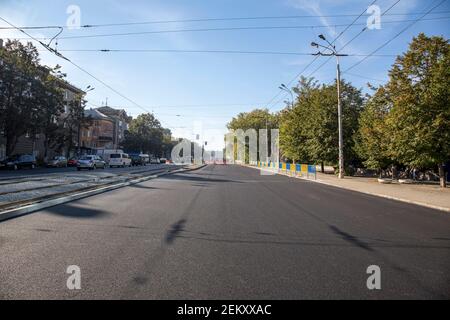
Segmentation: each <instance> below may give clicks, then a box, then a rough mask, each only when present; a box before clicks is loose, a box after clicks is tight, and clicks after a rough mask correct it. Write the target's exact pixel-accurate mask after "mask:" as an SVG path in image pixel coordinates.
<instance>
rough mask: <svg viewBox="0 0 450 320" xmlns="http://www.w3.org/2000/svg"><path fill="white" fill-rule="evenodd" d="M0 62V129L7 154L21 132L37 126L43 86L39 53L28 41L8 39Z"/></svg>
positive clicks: (29, 130)
mask: <svg viewBox="0 0 450 320" xmlns="http://www.w3.org/2000/svg"><path fill="white" fill-rule="evenodd" d="M0 64H1V68H0V129H1V131H3V134H4V136H5V138H6V154H8V155H10V154H11V153H12V152H13V150H14V147H15V145H16V143H17V139H18V138H19V137H20V136H22V135H24V134H26V133H34V132H35V131H36V130H37V128H36V126H37V125H38V123H39V122H38V121H37V119H38V117H39V103H38V101H37V96H38V95H39V92H42V89H43V88H42V84H41V83H40V77H41V72H40V67H39V54H38V52H37V50H36V48H35V47H34V46H33V45H32V44H31V43H28V44H26V45H24V44H22V43H21V42H19V41H17V40H16V41H7V42H6V43H5V45H4V46H3V48H1V49H0Z"/></svg>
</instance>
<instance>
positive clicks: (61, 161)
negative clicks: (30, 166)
mask: <svg viewBox="0 0 450 320" xmlns="http://www.w3.org/2000/svg"><path fill="white" fill-rule="evenodd" d="M47 167H55V168H61V167H67V159H66V157H63V156H54V157H53V159H51V160H49V161H48V162H47Z"/></svg>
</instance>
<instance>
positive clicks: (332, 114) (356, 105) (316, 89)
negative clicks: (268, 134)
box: [280, 78, 363, 168]
mask: <svg viewBox="0 0 450 320" xmlns="http://www.w3.org/2000/svg"><path fill="white" fill-rule="evenodd" d="M295 91H296V93H297V94H298V98H297V101H296V103H295V105H294V108H292V109H287V110H284V111H283V112H282V115H281V122H280V135H281V139H280V144H281V149H282V151H283V154H284V155H285V156H287V157H288V158H290V159H298V160H299V161H301V162H318V163H321V164H322V168H323V164H324V163H331V164H336V163H337V161H338V144H339V143H338V141H339V140H338V122H337V89H336V84H333V85H322V86H319V85H318V84H317V82H316V81H314V79H306V78H302V79H301V80H300V82H299V85H298V86H297V88H295ZM341 103H342V110H343V120H342V122H343V135H344V156H345V159H346V164H347V165H348V164H351V163H355V162H356V161H357V160H358V158H357V155H356V153H355V152H354V149H353V146H354V140H353V135H354V134H355V132H356V130H357V128H358V117H359V114H360V111H361V107H362V104H363V97H362V94H361V91H360V90H359V89H357V88H355V87H353V86H352V85H351V84H350V83H347V82H345V81H341Z"/></svg>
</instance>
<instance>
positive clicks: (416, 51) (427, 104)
mask: <svg viewBox="0 0 450 320" xmlns="http://www.w3.org/2000/svg"><path fill="white" fill-rule="evenodd" d="M389 76H390V80H389V83H388V84H387V89H388V90H389V92H390V93H391V99H392V110H391V112H390V114H389V116H388V118H387V122H388V125H389V130H390V134H391V136H392V139H391V143H390V152H391V154H392V157H393V159H396V160H398V161H400V162H401V163H403V164H405V165H408V166H411V167H419V168H429V167H436V166H437V167H438V171H439V177H440V181H441V186H442V187H445V175H444V169H443V166H444V163H445V162H446V161H448V160H449V159H450V99H449V98H450V44H449V42H448V40H445V39H444V38H442V37H427V36H425V35H424V34H420V35H419V36H417V37H415V38H414V39H413V41H412V43H411V44H410V46H409V49H408V51H407V52H406V53H405V54H403V55H402V56H399V57H398V58H397V60H396V62H395V64H394V65H393V67H392V69H391V70H390V72H389Z"/></svg>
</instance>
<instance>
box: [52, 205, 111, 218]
mask: <svg viewBox="0 0 450 320" xmlns="http://www.w3.org/2000/svg"><path fill="white" fill-rule="evenodd" d="M45 212H48V213H50V214H53V215H57V216H61V217H66V218H82V219H101V218H105V217H106V216H108V215H110V213H109V212H106V211H102V210H97V209H93V208H83V207H78V206H74V205H70V204H61V205H58V206H55V207H50V208H47V209H45Z"/></svg>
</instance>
